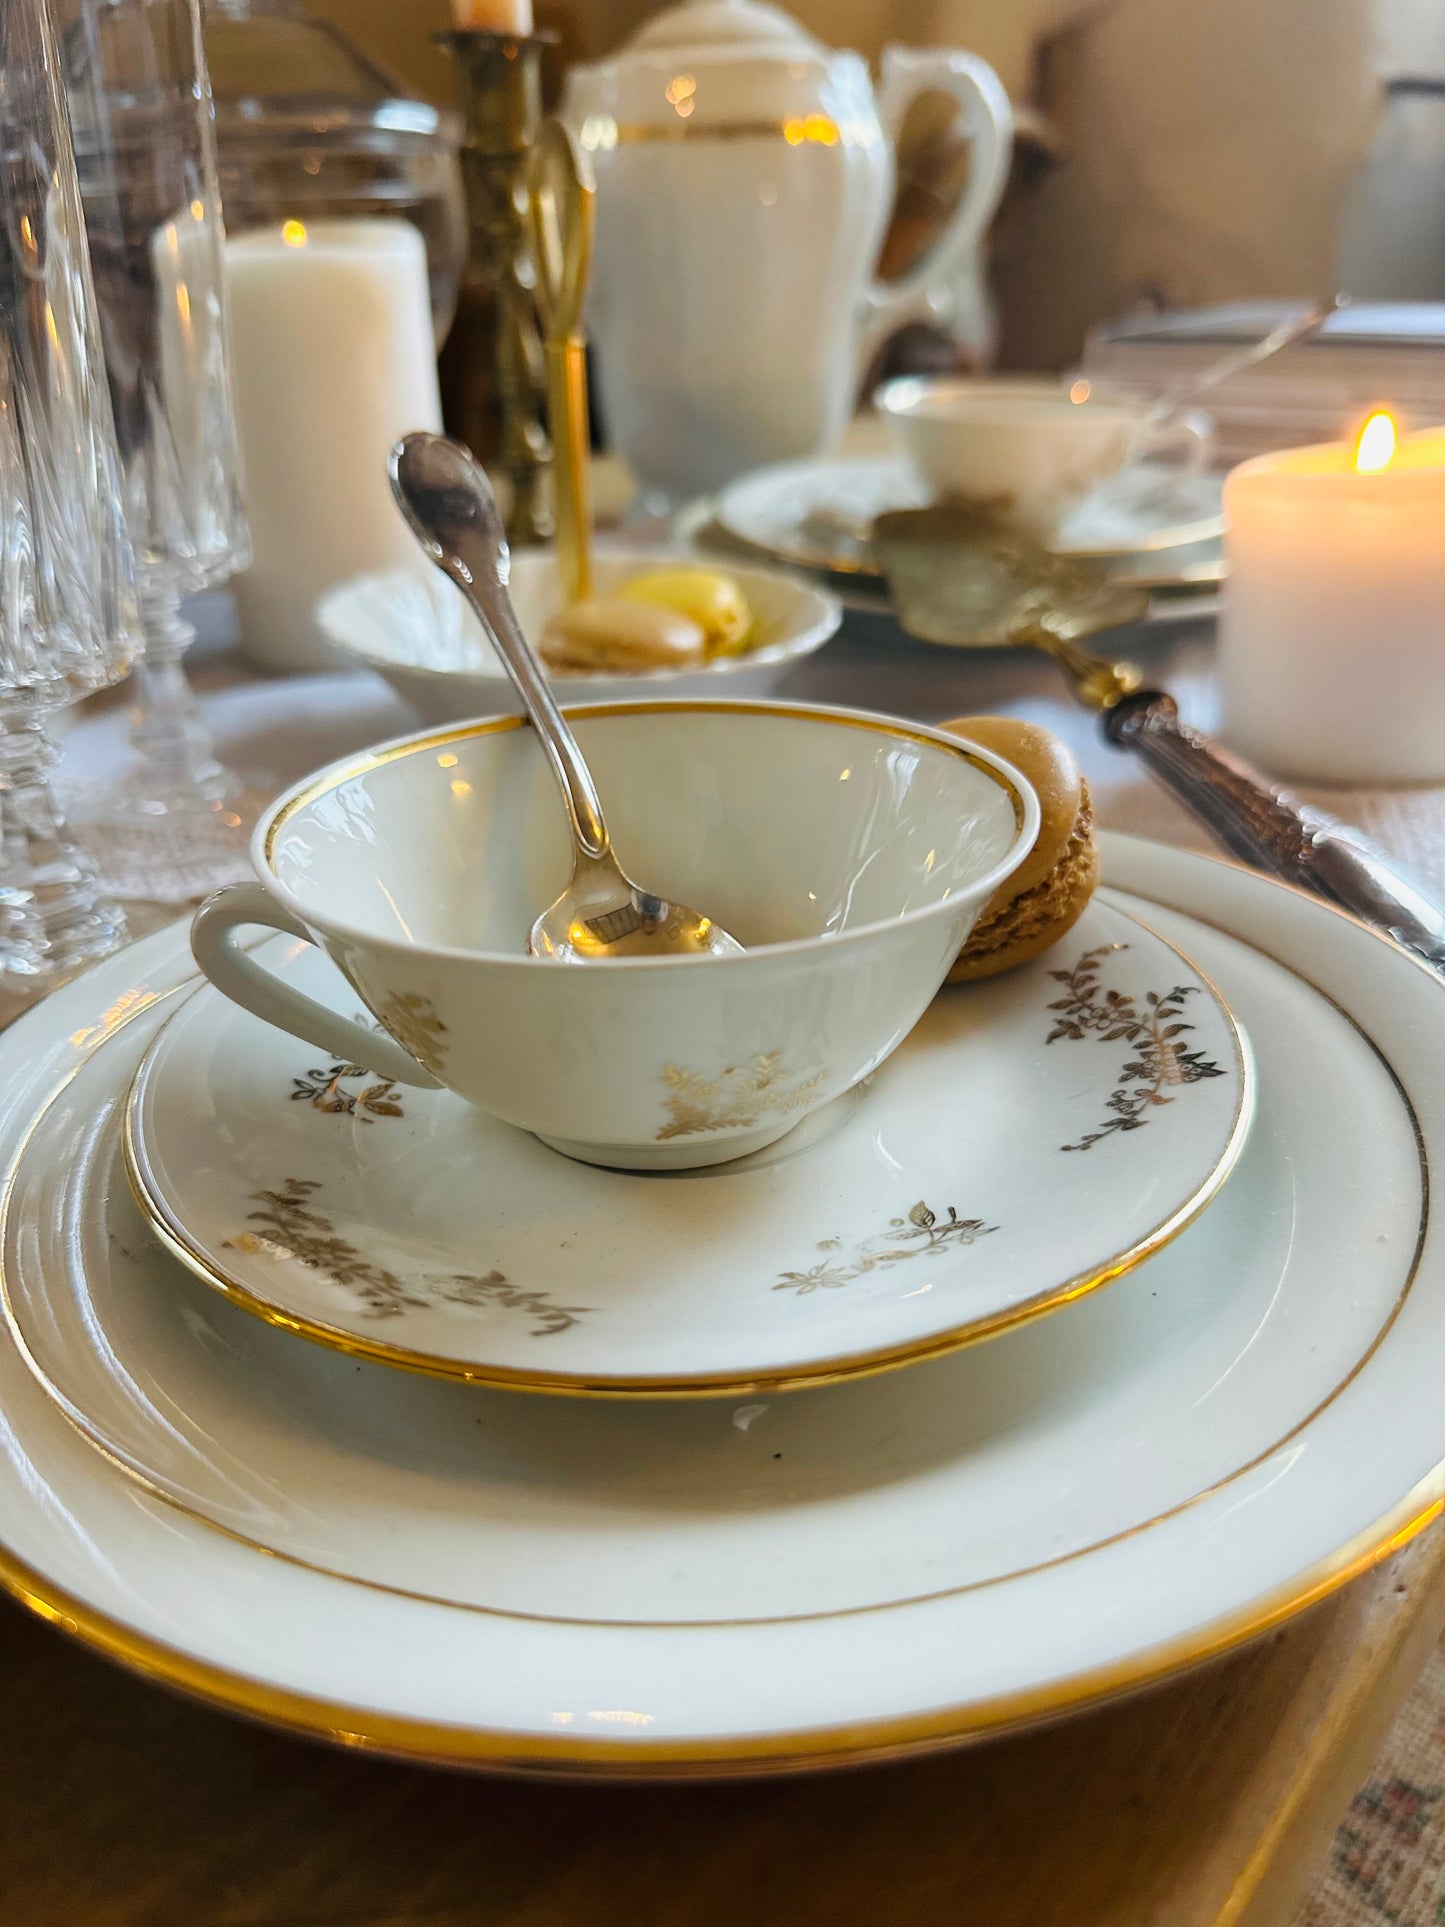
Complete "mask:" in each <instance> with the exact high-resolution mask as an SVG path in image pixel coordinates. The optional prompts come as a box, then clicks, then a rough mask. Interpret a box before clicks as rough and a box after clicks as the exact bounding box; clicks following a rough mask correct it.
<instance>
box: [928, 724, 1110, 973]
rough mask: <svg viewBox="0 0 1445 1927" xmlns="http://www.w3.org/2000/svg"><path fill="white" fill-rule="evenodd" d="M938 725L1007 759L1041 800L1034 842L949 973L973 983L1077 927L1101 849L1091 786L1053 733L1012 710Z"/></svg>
mask: <svg viewBox="0 0 1445 1927" xmlns="http://www.w3.org/2000/svg"><path fill="white" fill-rule="evenodd" d="M942 727H943V728H944V729H946V730H948V731H949V732H950V733H951V734H952V735H955V736H962V737H965V738H966V739H967V740H968V741H969V742H972V743H977V744H978V745H979V747H980V748H981V749H991V750H993V751H994V753H995V754H996V755H998V756H1002V757H1003V759H1004V761H1005V762H1007V763H1012V764H1013V766H1014V768H1015V769H1016V770H1018V771H1019V772H1020V774H1021V775H1023V776H1026V777H1027V778H1028V780H1029V782H1030V783H1032V784H1033V787H1034V789H1035V791H1036V792H1037V794H1038V799H1039V817H1040V821H1039V833H1038V837H1037V839H1036V840H1035V842H1034V847H1033V848H1032V850H1030V851H1029V853H1028V855H1027V856H1026V857H1025V858H1024V860H1023V862H1022V863H1021V864H1020V865H1019V867H1018V869H1017V870H1015V871H1014V873H1013V875H1012V876H1011V877H1010V878H1009V879H1008V881H1007V882H1006V883H1004V884H1002V885H1001V886H1000V887H999V889H998V890H997V891H996V892H995V893H994V895H993V896H992V897H990V899H989V900H988V902H987V903H986V904H985V905H984V907H983V911H982V913H981V915H980V917H979V920H978V922H977V923H976V924H975V925H974V928H973V934H972V936H970V938H969V940H968V942H967V943H966V944H965V945H964V946H963V949H962V950H961V951H960V952H959V954H958V961H957V962H956V963H955V964H954V966H953V968H952V970H950V971H949V973H948V981H949V982H950V983H953V984H956V983H970V982H972V981H974V980H975V979H977V978H980V977H994V976H997V975H998V973H999V972H1000V971H1003V970H1012V969H1014V967H1015V966H1016V965H1018V964H1024V963H1029V962H1031V961H1032V959H1033V958H1035V957H1039V956H1042V955H1043V953H1044V951H1046V950H1048V949H1049V948H1050V947H1051V946H1052V945H1053V944H1056V943H1057V942H1058V941H1059V938H1060V937H1062V936H1063V935H1065V933H1066V932H1067V931H1069V930H1071V929H1072V928H1073V927H1074V925H1075V924H1076V923H1077V922H1078V920H1079V918H1080V917H1081V916H1082V915H1083V914H1084V911H1085V909H1086V908H1087V907H1088V902H1089V899H1090V897H1092V896H1093V894H1094V888H1095V886H1096V884H1097V883H1098V881H1099V853H1098V850H1097V849H1096V848H1095V845H1094V811H1093V805H1092V804H1091V803H1090V800H1089V786H1088V784H1087V783H1086V782H1085V781H1084V777H1083V773H1082V771H1081V770H1080V768H1079V766H1078V764H1077V763H1076V762H1075V760H1074V758H1073V755H1072V754H1071V752H1070V751H1069V749H1068V748H1067V747H1066V745H1065V744H1063V743H1061V742H1060V741H1059V739H1058V737H1057V736H1053V735H1051V734H1050V733H1049V731H1048V730H1046V729H1041V728H1040V727H1039V725H1038V724H1037V723H1025V722H1019V721H1017V720H1016V719H1015V718H1013V717H1011V716H963V717H960V718H959V720H958V721H957V722H952V723H944V724H943V725H942Z"/></svg>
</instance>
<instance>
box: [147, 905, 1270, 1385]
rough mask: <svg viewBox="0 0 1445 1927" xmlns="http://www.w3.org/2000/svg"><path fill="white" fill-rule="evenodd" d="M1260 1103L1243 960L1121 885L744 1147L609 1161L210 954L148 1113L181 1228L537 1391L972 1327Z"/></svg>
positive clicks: (1150, 1245)
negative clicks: (398, 1080)
mask: <svg viewBox="0 0 1445 1927" xmlns="http://www.w3.org/2000/svg"><path fill="white" fill-rule="evenodd" d="M268 964H269V967H270V968H271V969H273V970H275V971H276V972H277V973H278V975H280V976H282V977H283V978H284V979H285V980H286V981H288V982H290V983H292V984H294V985H295V986H296V987H297V988H298V989H300V990H301V991H302V992H303V993H305V994H307V995H310V996H312V997H316V998H318V999H320V1000H321V1001H323V1002H326V1003H329V1004H331V1005H332V1006H333V1007H334V1008H336V1009H339V1010H340V1011H341V1012H342V1013H343V1014H347V1015H349V1014H351V1012H352V1011H354V1009H355V1007H356V998H355V993H354V992H353V991H352V990H351V989H350V987H349V986H348V985H347V984H346V982H345V980H344V979H343V978H342V977H341V975H340V973H339V972H338V971H337V969H336V967H335V966H334V965H333V964H332V963H331V962H330V961H329V960H328V959H327V958H326V957H325V956H323V955H322V953H321V952H320V951H317V950H314V949H312V948H311V947H310V946H309V945H306V944H298V943H297V942H296V941H295V939H293V938H283V939H279V940H278V941H276V942H274V943H273V944H272V945H271V946H270V947H269V952H268ZM678 1101H679V1102H681V1101H682V1099H679V1100H678ZM1251 1106H1252V1092H1251V1088H1250V1080H1249V1074H1248V1065H1247V1059H1246V1055H1245V1051H1244V1047H1243V1044H1242V1041H1241V1039H1240V1037H1239V1034H1238V1032H1237V1030H1236V1028H1235V1026H1234V1023H1233V1021H1232V1020H1231V1018H1230V1015H1229V1012H1228V1011H1227V1010H1226V1009H1225V1007H1224V1005H1223V1004H1222V1003H1221V1001H1220V999H1219V997H1218V995H1217V993H1216V992H1215V991H1214V989H1213V988H1212V987H1211V986H1210V984H1209V983H1208V982H1207V980H1206V979H1204V978H1203V977H1201V976H1200V974H1199V972H1198V971H1197V970H1196V969H1195V967H1194V966H1193V964H1191V963H1190V962H1189V960H1188V959H1187V958H1186V957H1183V956H1181V955H1180V954H1179V952H1178V951H1177V950H1175V949H1173V948H1172V947H1171V946H1170V945H1169V944H1167V943H1166V942H1165V941H1164V940H1163V938H1161V937H1159V936H1157V935H1155V934H1154V932H1152V931H1151V930H1148V929H1146V928H1145V927H1144V926H1143V925H1141V924H1140V923H1138V922H1136V921H1135V920H1134V919H1133V918H1131V917H1128V916H1126V915H1124V914H1123V913H1122V912H1121V911H1119V910H1118V909H1115V908H1113V907H1111V906H1108V905H1105V904H1103V903H1095V904H1092V905H1091V906H1090V907H1089V909H1088V911H1087V912H1086V913H1085V916H1084V918H1083V919H1082V920H1081V922H1080V923H1079V924H1078V925H1077V926H1076V927H1075V928H1074V929H1073V930H1072V931H1071V932H1070V933H1069V936H1068V937H1067V939H1066V940H1065V941H1064V942H1063V943H1061V944H1060V945H1059V946H1058V947H1057V948H1056V949H1055V950H1054V951H1052V952H1051V953H1050V954H1049V955H1048V956H1047V957H1045V958H1041V959H1039V961H1038V962H1037V963H1034V964H1030V965H1029V966H1027V967H1026V968H1024V969H1022V970H1019V971H1015V972H1012V973H1010V974H1009V975H1007V976H1005V977H1000V978H997V979H995V980H993V981H992V982H988V983H982V984H969V985H959V986H954V987H951V988H947V989H945V990H944V991H943V992H941V993H940V995H939V996H938V997H937V999H936V1000H935V1001H934V1003H933V1005H932V1007H931V1009H930V1010H929V1011H928V1012H927V1013H926V1015H925V1016H924V1018H923V1021H922V1022H921V1023H920V1024H919V1025H918V1027H917V1028H916V1029H915V1030H914V1032H913V1033H912V1035H911V1036H910V1037H909V1038H908V1039H907V1040H906V1041H905V1043H904V1044H903V1045H902V1046H901V1047H900V1049H899V1050H898V1051H897V1052H895V1054H894V1055H893V1056H892V1057H891V1058H890V1059H889V1060H888V1062H887V1063H886V1064H884V1065H883V1066H882V1068H881V1069H880V1070H878V1071H877V1072H875V1073H874V1075H873V1076H872V1077H871V1078H870V1079H869V1080H867V1083H866V1084H865V1085H864V1086H860V1087H858V1088H857V1089H856V1090H854V1091H852V1092H849V1093H848V1094H847V1095H846V1096H844V1097H842V1098H840V1099H838V1100H837V1101H836V1102H835V1103H834V1104H832V1105H831V1106H829V1107H827V1108H826V1109H825V1110H824V1111H821V1112H819V1113H817V1114H816V1115H815V1116H813V1117H811V1118H808V1119H807V1120H805V1122H804V1123H802V1124H800V1125H799V1126H798V1127H797V1128H796V1129H795V1130H794V1131H791V1132H790V1133H789V1134H788V1135H787V1136H786V1137H784V1138H781V1139H780V1140H779V1141H778V1142H777V1143H776V1144H774V1145H771V1146H769V1147H768V1148H767V1149H766V1150H763V1151H759V1152H755V1153H754V1154H753V1155H752V1156H750V1157H747V1158H742V1159H737V1160H734V1161H733V1162H732V1163H728V1164H718V1165H712V1166H708V1167H705V1168H703V1169H701V1170H690V1171H680V1172H676V1173H672V1172H669V1173H667V1174H665V1175H664V1176H663V1177H661V1178H659V1177H658V1176H657V1174H655V1173H647V1172H629V1171H608V1170H602V1169H599V1168H597V1167H595V1166H586V1165H579V1164H577V1163H575V1162H574V1161H572V1160H571V1159H568V1158H565V1157H563V1156H561V1155H559V1153H557V1152H556V1151H551V1150H548V1149H547V1148H546V1147H545V1146H544V1145H542V1144H540V1143H539V1142H538V1141H537V1140H536V1139H535V1138H533V1137H531V1136H530V1135H529V1134H528V1133H527V1132H525V1131H521V1130H518V1129H516V1128H515V1127H514V1126H512V1125H509V1124H503V1123H500V1122H499V1121H498V1120H497V1119H495V1118H491V1117H488V1116H486V1115H485V1114H484V1113H482V1112H481V1111H478V1110H476V1109H474V1108H473V1107H472V1106H470V1105H468V1104H466V1103H465V1102H463V1100H462V1099H461V1098H459V1097H457V1096H455V1095H454V1094H453V1093H452V1092H450V1091H445V1090H440V1091H435V1092H431V1091H420V1090H412V1089H403V1088H402V1087H400V1086H397V1085H394V1084H391V1083H387V1082H385V1081H383V1080H382V1079H380V1078H377V1077H375V1076H373V1075H371V1074H370V1073H368V1072H364V1071H361V1070H359V1069H357V1068H356V1067H355V1066H353V1065H348V1064H344V1063H342V1064H338V1063H328V1062H326V1061H324V1060H322V1061H321V1062H318V1059H317V1052H316V1050H315V1049H314V1048H313V1047H312V1046H310V1045H307V1044H303V1043H298V1042H297V1040H296V1039H295V1038H293V1037H290V1036H288V1035H286V1034H285V1033H284V1032H282V1031H279V1030H275V1029H273V1028H272V1027H271V1026H270V1025H268V1024H265V1023H263V1022H261V1021H260V1020H259V1019H258V1018H256V1017H253V1016H251V1015H249V1014H248V1013H247V1012H245V1011H242V1010H240V1009H238V1008H237V1007H236V1006H235V1005H234V1004H231V1003H229V1002H227V1000H226V999H225V998H224V997H223V996H222V995H221V993H220V992H219V991H217V990H214V989H212V988H211V987H210V986H209V985H207V986H205V987H203V988H202V989H200V990H198V991H197V992H196V994H195V996H194V997H193V998H192V999H191V1000H190V1002H189V1003H187V1004H186V1005H185V1006H184V1008H183V1009H181V1010H180V1011H179V1012H177V1014H176V1015H175V1016H174V1017H173V1018H172V1019H171V1020H170V1022H169V1023H168V1024H167V1025H166V1026H165V1028H164V1030H162V1032H161V1033H160V1035H159V1037H158V1038H157V1039H156V1041H155V1043H154V1044H153V1045H152V1046H151V1049H150V1051H149V1052H148V1053H147V1055H146V1058H145V1061H144V1063H143V1064H142V1066H141V1069H140V1072H139V1075H138V1076H137V1078H136V1082H135V1090H134V1096H133V1099H132V1102H131V1105H130V1108H129V1116H128V1129H127V1143H128V1152H129V1159H130V1168H131V1173H132V1177H133V1179H134V1181H135V1185H136V1190H137V1195H138V1196H139V1198H140V1201H141V1205H142V1208H143V1209H144V1210H145V1212H146V1214H147V1216H149V1217H150V1218H151V1220H152V1222H153V1223H154V1225H155V1227H156V1229H157V1230H158V1232H159V1233H160V1235H161V1237H162V1238H163V1239H164V1240H165V1241H166V1242H167V1243H168V1244H169V1245H170V1246H171V1248H172V1249H173V1250H174V1251H175V1253H176V1255H177V1256H179V1257H180V1258H181V1259H182V1261H183V1262H184V1263H186V1264H187V1265H189V1266H190V1267H191V1269H192V1270H194V1271H195V1272H196V1273H197V1275H198V1276H200V1277H201V1278H203V1279H204V1280H205V1281H206V1282H207V1283H208V1284H210V1285H212V1286H214V1287H215V1288H216V1289H217V1290H219V1291H221V1292H224V1293H225V1294H227V1295H228V1296H230V1297H232V1298H234V1299H235V1300H236V1301H237V1302H238V1303H240V1304H242V1305H245V1306H246V1307H247V1308H248V1309H250V1310H252V1311H256V1312H259V1314H260V1315H261V1316H262V1317H264V1318H269V1319H271V1320H273V1321H274V1322H276V1323H279V1324H283V1325H285V1326H286V1327H287V1328H288V1329H290V1330H292V1331H298V1332H302V1333H305V1334H306V1335H307V1336H309V1337H313V1338H316V1339H318V1340H319V1341H321V1342H322V1343H323V1344H331V1345H335V1346H337V1347H339V1348H340V1349H341V1350H343V1351H349V1352H353V1353H356V1354H358V1355H360V1356H363V1357H368V1358H373V1359H378V1360H381V1361H382V1362H388V1363H391V1364H393V1365H404V1366H410V1367H412V1368H414V1369H417V1370H423V1371H431V1372H436V1373H440V1374H443V1375H445V1376H450V1377H456V1378H465V1379H470V1380H473V1381H476V1382H481V1383H488V1384H510V1385H517V1386H522V1387H525V1388H527V1389H530V1390H534V1391H561V1392H571V1393H581V1392H591V1393H603V1394H612V1395H619V1396H620V1395H622V1394H624V1393H628V1394H634V1395H636V1394H639V1393H643V1394H649V1395H652V1396H658V1395H663V1394H667V1395H672V1396H683V1395H686V1394H706V1395H711V1396H718V1395H720V1394H723V1393H728V1394H732V1395H735V1396H742V1395H744V1394H746V1393H750V1392H762V1391H769V1390H771V1391H779V1390H786V1389H788V1388H790V1387H793V1386H797V1385H801V1384H805V1383H817V1382H820V1381H822V1380H826V1379H837V1378H844V1377H849V1376H854V1375H857V1374H859V1373H862V1372H867V1371H875V1370H878V1369H880V1368H881V1367H883V1366H885V1365H897V1364H900V1363H902V1362H904V1361H907V1360H914V1359H917V1358H919V1357H923V1356H928V1355H932V1354H937V1353H940V1352H944V1351H951V1350H953V1349H955V1348H956V1347H958V1346H959V1345H964V1344H968V1343H971V1342H973V1341H974V1340H977V1339H979V1338H983V1337H986V1336H988V1335H990V1334H992V1333H994V1332H998V1331H1001V1330H1004V1329H1006V1328H1007V1327H1008V1326H1010V1325H1016V1324H1021V1323H1023V1322H1024V1321H1026V1320H1027V1319H1030V1318H1035V1317H1038V1316H1039V1315H1040V1314H1041V1313H1043V1312H1046V1311H1048V1310H1050V1309H1051V1308H1053V1307H1055V1306H1058V1305H1061V1304H1064V1303H1066V1302H1068V1301H1070V1300H1072V1299H1075V1298H1079V1297H1082V1296H1083V1295H1084V1293H1085V1292H1087V1291H1090V1290H1092V1289H1094V1288H1095V1287H1096V1286H1097V1285H1100V1284H1106V1283H1108V1282H1109V1281H1110V1280H1111V1279H1114V1278H1117V1277H1119V1276H1121V1275H1122V1274H1123V1273H1124V1272H1126V1271H1128V1270H1130V1269H1131V1268H1132V1267H1133V1266H1134V1265H1136V1264H1138V1263H1140V1262H1141V1261H1142V1260H1143V1259H1144V1258H1146V1257H1147V1256H1148V1255H1149V1254H1150V1253H1151V1252H1153V1251H1157V1250H1158V1249H1160V1248H1161V1247H1162V1246H1163V1245H1165V1244H1167V1243H1168V1241H1169V1240H1170V1239H1171V1238H1172V1237H1175V1236H1176V1235H1177V1234H1178V1233H1179V1232H1180V1231H1182V1229H1183V1228H1184V1226H1185V1225H1186V1224H1188V1223H1190V1222H1191V1221H1192V1219H1193V1218H1194V1217H1196V1216H1197V1215H1198V1213H1199V1212H1200V1211H1202V1210H1203V1209H1204V1207H1205V1205H1206V1204H1207V1203H1208V1202H1209V1200H1210V1199H1211V1198H1212V1197H1214V1195H1215V1194H1216V1192H1217V1191H1218V1189H1219V1187H1220V1186H1221V1185H1222V1184H1223V1183H1224V1181H1225V1179H1226V1177H1227V1176H1228V1174H1229V1172H1230V1170H1231V1169H1232V1168H1233V1165H1234V1161H1235V1159H1236V1158H1237V1156H1238V1154H1239V1150H1240V1147H1241V1145H1242V1144H1243V1141H1244V1137H1245V1134H1246V1132H1247V1129H1248V1124H1249V1117H1250V1112H1251ZM1040 1198H1047V1199H1048V1200H1049V1203H1050V1209H1049V1210H1048V1211H1047V1212H1040V1211H1039V1209H1038V1201H1039V1199H1040Z"/></svg>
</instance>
